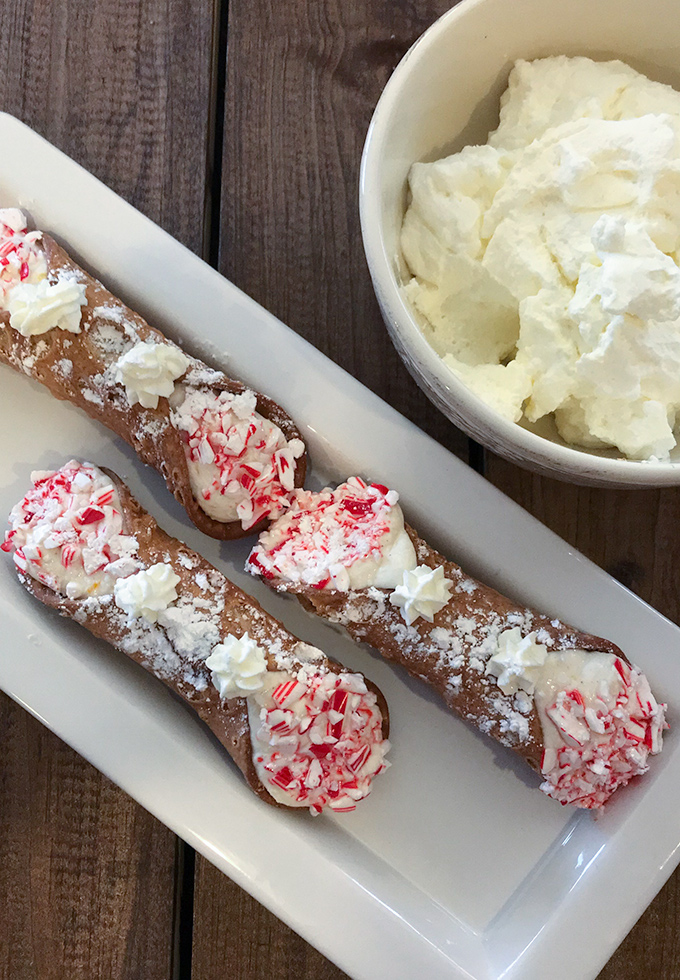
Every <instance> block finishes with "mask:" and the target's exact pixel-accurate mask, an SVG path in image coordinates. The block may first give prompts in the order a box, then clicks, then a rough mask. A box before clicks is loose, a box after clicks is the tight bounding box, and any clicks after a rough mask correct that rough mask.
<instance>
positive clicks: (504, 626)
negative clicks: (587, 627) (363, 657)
mask: <svg viewBox="0 0 680 980" xmlns="http://www.w3.org/2000/svg"><path fill="white" fill-rule="evenodd" d="M397 501H398V495H397V494H396V493H395V492H394V491H392V490H388V489H387V488H386V487H384V486H381V485H379V484H371V485H367V484H366V483H365V482H363V481H362V480H360V479H356V478H352V479H349V480H348V481H347V482H346V483H344V484H342V485H341V486H339V487H338V488H337V489H336V490H333V491H332V490H329V489H326V490H323V491H322V492H320V493H312V492H310V491H306V490H297V491H296V492H295V494H294V498H293V501H292V504H291V506H290V508H289V509H288V510H287V511H286V512H285V514H284V515H283V516H282V517H280V518H278V520H276V521H275V522H274V523H273V524H272V525H271V526H270V527H269V529H268V530H266V531H265V532H263V533H262V534H261V535H260V538H259V542H258V544H257V545H256V546H255V548H254V549H253V550H252V552H251V554H250V556H249V558H248V562H247V568H248V569H249V571H251V572H252V573H253V574H256V575H260V576H262V577H263V578H264V579H265V580H266V581H267V582H268V583H269V584H270V585H271V586H272V587H273V588H274V589H276V590H277V591H279V592H290V593H293V594H294V595H296V596H297V597H298V599H299V600H300V601H301V602H302V603H303V605H305V606H306V607H307V608H308V609H309V610H311V611H313V612H315V613H317V614H318V615H320V616H322V617H323V618H324V619H327V620H328V621H330V622H331V623H337V624H340V625H342V626H344V627H345V628H346V629H347V630H348V632H349V633H350V634H351V635H352V636H353V637H354V638H355V639H356V640H363V641H366V642H367V643H369V644H370V645H371V646H373V647H374V648H375V649H376V650H377V651H378V652H379V653H380V654H381V655H382V656H384V657H386V658H387V659H389V660H393V661H395V662H396V663H398V664H401V665H402V666H403V667H405V668H406V669H407V670H408V671H409V672H410V673H411V674H414V675H415V676H416V677H419V678H422V679H423V680H424V681H426V682H427V683H428V684H430V685H431V686H432V687H433V688H434V689H435V690H436V691H438V692H439V694H440V695H441V696H442V697H443V698H444V701H445V702H446V704H447V705H448V706H449V707H450V708H452V709H453V710H454V711H455V712H457V713H458V714H460V715H462V716H463V718H466V719H467V720H468V721H471V722H473V723H474V724H475V725H477V726H478V728H480V729H481V730H482V731H483V732H485V733H487V734H489V735H492V736H494V737H495V738H496V739H498V740H499V741H500V742H502V743H503V744H504V745H507V746H510V747H511V748H513V749H515V750H516V751H517V752H518V753H519V754H520V755H521V756H522V757H523V758H524V759H525V760H526V762H528V764H529V765H530V766H531V767H532V768H533V769H534V770H536V771H537V772H539V773H541V774H542V776H543V783H542V786H541V788H542V789H543V791H544V792H545V793H547V794H548V795H549V796H551V797H554V798H555V799H557V800H559V801H560V802H561V803H569V804H573V805H575V806H577V807H584V808H598V807H601V806H603V805H604V803H605V802H606V801H607V799H608V798H609V797H610V796H611V794H612V793H613V792H614V791H615V790H616V789H617V788H618V787H619V786H623V785H625V784H626V783H628V782H629V780H630V779H632V778H633V776H636V775H639V774H641V773H644V772H645V771H646V770H647V767H648V758H649V756H650V755H653V754H655V753H657V752H659V751H660V750H661V739H662V731H663V729H664V727H665V720H664V712H665V705H663V704H658V703H657V701H656V700H655V698H654V696H653V694H652V692H651V690H650V687H649V684H648V682H647V680H646V678H645V676H644V675H643V674H642V673H641V671H640V670H639V669H638V668H637V667H635V666H633V665H632V664H631V663H630V661H629V660H628V658H627V657H626V656H625V655H624V654H623V653H622V652H621V650H620V649H619V648H618V647H617V646H616V645H615V644H614V643H612V642H610V641H609V640H604V639H601V638H599V637H596V636H591V635H590V634H588V633H584V632H581V631H580V630H577V629H573V628H572V627H570V626H566V625H564V624H563V623H561V622H560V621H559V620H558V619H550V618H549V617H547V616H544V615H541V614H539V613H537V612H534V611H533V610H531V609H527V608H525V607H523V606H521V605H518V604H517V603H515V602H513V601H512V600H510V599H507V598H506V597H505V596H502V595H500V594H499V593H498V592H496V591H494V590H493V589H491V588H489V587H488V586H486V585H483V584H482V583H480V582H477V581H475V580H474V579H473V578H471V577H470V576H469V575H467V574H466V573H465V572H464V571H463V570H462V569H461V568H459V567H458V565H456V564H454V563H453V562H451V561H448V560H447V559H446V558H444V557H443V556H442V555H440V554H439V553H438V552H437V551H435V549H434V548H432V547H430V545H429V544H427V543H426V542H425V541H423V540H422V538H420V537H419V536H418V534H417V533H416V531H414V530H413V528H411V527H409V526H408V525H406V524H405V523H404V517H403V514H402V511H401V508H400V507H399V505H398V502H397Z"/></svg>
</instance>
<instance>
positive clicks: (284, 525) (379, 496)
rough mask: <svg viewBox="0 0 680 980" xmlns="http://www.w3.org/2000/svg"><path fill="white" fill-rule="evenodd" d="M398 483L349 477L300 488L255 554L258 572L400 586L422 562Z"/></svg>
mask: <svg viewBox="0 0 680 980" xmlns="http://www.w3.org/2000/svg"><path fill="white" fill-rule="evenodd" d="M398 500H399V496H398V494H397V493H396V491H394V490H388V489H387V487H384V486H382V485H381V484H377V483H371V484H368V483H365V482H364V481H363V480H361V479H359V478H358V477H350V479H349V480H347V482H346V483H342V484H340V486H338V487H337V488H336V489H335V490H331V489H330V488H327V489H325V490H322V491H321V492H319V493H316V492H313V491H311V490H296V491H295V492H294V494H293V497H292V500H291V503H290V506H289V508H288V510H287V511H286V512H285V513H284V514H283V515H282V516H281V517H280V518H279V519H278V520H277V521H275V522H274V523H273V524H272V525H271V526H270V528H269V529H268V530H266V531H263V532H262V534H261V535H260V537H259V540H258V544H257V545H256V546H255V547H254V548H253V550H252V552H251V553H250V555H249V557H248V562H247V566H246V567H247V568H248V570H249V571H251V572H252V573H253V574H256V575H263V576H264V577H266V578H271V579H277V580H280V581H282V582H288V583H295V584H299V585H303V586H311V587H313V588H316V589H339V590H341V591H343V592H346V591H347V590H349V589H362V588H367V587H369V586H376V587H377V588H386V589H394V588H395V587H396V586H398V585H401V584H402V582H403V575H404V572H405V571H407V570H411V569H414V568H415V567H416V565H417V561H416V553H415V549H414V547H413V543H412V542H411V539H410V537H409V536H408V533H407V531H406V529H405V528H404V516H403V513H402V511H401V507H399V505H398V502H397V501H398Z"/></svg>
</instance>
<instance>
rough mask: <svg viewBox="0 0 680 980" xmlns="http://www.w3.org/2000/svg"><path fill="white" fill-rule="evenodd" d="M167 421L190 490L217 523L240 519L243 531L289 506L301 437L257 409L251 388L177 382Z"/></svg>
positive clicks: (301, 445) (300, 450)
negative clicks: (178, 443)
mask: <svg viewBox="0 0 680 980" xmlns="http://www.w3.org/2000/svg"><path fill="white" fill-rule="evenodd" d="M171 405H172V411H171V415H170V418H171V422H172V424H173V425H174V426H175V428H176V429H177V430H178V431H179V432H180V433H181V434H182V437H183V439H184V446H185V452H186V458H187V465H188V468H189V478H190V480H191V488H192V490H193V492H194V496H195V497H196V500H197V501H198V503H199V505H200V507H201V508H202V509H203V510H204V511H205V513H206V514H208V516H209V517H212V518H213V519H214V520H216V521H224V522H228V521H235V520H240V521H241V524H242V526H243V527H244V528H245V529H246V530H247V529H248V528H251V527H254V526H255V525H256V524H257V523H258V522H259V521H261V520H262V519H263V518H268V519H274V518H276V517H278V515H279V514H280V513H281V512H282V511H283V510H284V508H285V507H286V506H287V505H288V500H289V497H290V494H291V492H292V490H293V486H294V480H295V465H296V464H295V461H296V460H297V459H299V458H300V457H301V456H302V455H303V453H304V449H305V447H304V444H303V443H302V441H301V440H300V439H290V440H287V439H286V437H285V435H284V434H283V432H282V431H281V429H280V428H279V427H278V426H277V425H275V424H274V423H273V422H271V421H270V420H269V419H266V418H264V416H262V415H260V413H259V412H258V411H257V397H256V395H255V393H254V392H253V391H248V390H246V391H243V392H241V393H240V394H232V393H231V392H227V391H220V392H215V391H211V390H208V391H205V390H202V389H198V388H190V387H188V386H182V385H177V386H176V391H175V394H174V395H173V398H172V400H171Z"/></svg>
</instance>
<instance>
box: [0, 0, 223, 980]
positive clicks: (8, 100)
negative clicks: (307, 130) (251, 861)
mask: <svg viewBox="0 0 680 980" xmlns="http://www.w3.org/2000/svg"><path fill="white" fill-rule="evenodd" d="M211 30H212V0H193V2H191V0H173V2H172V3H167V2H165V0H64V2H61V3H51V2H50V0H35V2H32V0H12V2H11V3H4V4H0V58H1V59H2V64H3V71H2V72H1V73H0V109H2V110H4V111H6V112H10V113H13V114H14V115H16V116H17V117H18V118H19V119H22V120H23V121H24V122H26V123H28V125H30V126H32V127H33V128H34V129H36V130H37V131H38V132H39V133H40V134H41V135H43V136H45V137H46V138H47V139H49V140H50V141H51V142H53V143H54V144H56V145H57V146H58V147H60V148H61V149H63V150H64V151H65V152H66V153H68V154H69V155H71V156H72V157H73V158H74V159H76V160H77V162H78V163H81V164H82V165H83V166H84V167H86V168H87V169H88V170H90V171H92V172H93V173H94V174H96V176H98V177H100V178H101V179H102V180H103V181H105V183H107V184H108V185H109V186H110V187H112V188H113V189H114V190H115V191H117V192H118V193H119V194H121V195H122V196H123V197H124V198H126V199H127V200H129V201H131V202H132V203H133V204H134V205H135V206H136V207H138V208H140V209H141V210H142V211H143V212H144V213H146V214H147V215H149V217H151V218H152V219H154V220H156V221H158V222H159V223H160V224H161V225H163V227H165V228H166V229H167V230H168V231H170V232H171V233H172V234H173V235H175V236H176V237H178V238H179V239H180V240H181V241H183V242H184V243H185V244H186V245H188V246H189V247H190V248H192V249H194V250H195V251H200V250H201V248H202V245H203V218H204V205H205V191H206V187H205V174H206V166H207V161H206V146H207V140H208V119H209V89H210V70H211V65H210V52H211ZM4 152H6V153H7V152H11V147H4ZM93 220H96V215H93ZM0 743H1V744H2V746H3V752H2V755H1V756H0V831H1V833H0V980H64V978H66V977H68V980H98V978H101V980H112V978H116V980H119V978H120V980H122V978H129V980H140V978H144V980H154V978H158V980H169V978H170V977H171V976H172V971H173V969H174V966H173V957H174V950H175V889H176V882H175V869H176V847H177V843H176V839H175V838H174V836H173V835H172V834H171V833H170V832H169V831H168V830H166V829H165V828H164V827H163V826H162V825H160V824H159V823H158V822H157V821H156V820H154V819H153V818H152V817H151V816H149V814H147V813H146V812H145V811H144V810H142V809H141V807H139V806H138V805H137V804H136V803H134V802H133V801H132V800H130V799H129V798H128V797H127V796H126V795H125V794H124V793H122V792H121V791H120V790H118V789H117V788H116V787H114V786H113V785H112V784H111V783H110V782H109V781H108V780H106V779H105V778H104V777H103V776H101V775H100V774H99V773H97V772H96V771H95V770H94V769H93V768H92V767H91V766H89V765H88V764H87V763H86V762H85V761H84V760H82V759H81V758H79V757H78V756H77V755H76V754H75V753H74V752H72V751H71V750H70V749H69V748H68V747H66V746H65V745H64V744H63V743H61V742H60V741H59V740H58V739H56V738H55V737H54V736H52V735H50V734H49V733H48V732H46V731H45V730H44V729H43V728H42V727H41V726H40V725H38V724H37V723H36V722H34V721H32V720H31V719H29V717H28V716H27V715H26V714H25V713H24V712H23V711H22V710H21V709H20V708H18V707H17V706H16V705H14V704H12V703H11V702H10V701H9V700H8V699H7V698H5V697H2V698H0Z"/></svg>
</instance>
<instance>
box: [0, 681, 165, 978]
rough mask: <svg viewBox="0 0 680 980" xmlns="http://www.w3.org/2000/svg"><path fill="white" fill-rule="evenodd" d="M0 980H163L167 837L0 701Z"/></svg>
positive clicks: (136, 808) (127, 800)
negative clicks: (0, 803)
mask: <svg viewBox="0 0 680 980" xmlns="http://www.w3.org/2000/svg"><path fill="white" fill-rule="evenodd" d="M0 744H2V748H3V751H2V760H1V762H0V799H1V800H2V805H1V808H0V978H1V980H33V978H35V980H64V978H65V977H68V978H69V980H111V978H113V977H116V978H121V980H122V978H126V980H128V978H129V980H138V978H140V977H144V978H145V980H154V978H157V980H168V978H169V977H170V976H171V971H172V957H173V941H172V938H173V933H172V930H173V916H174V909H173V896H174V889H175V881H174V866H175V840H174V837H173V835H172V834H171V833H170V831H169V830H167V829H166V828H165V827H163V826H162V824H160V823H159V822H158V821H157V820H154V819H153V818H152V817H150V816H149V815H148V814H147V813H146V812H145V811H144V810H142V808H141V807H140V806H138V805H137V804H136V803H135V802H134V801H133V800H131V799H130V798H129V797H128V796H126V795H125V794H124V793H123V792H121V791H120V790H119V789H118V788H117V787H115V786H114V785H113V783H111V782H109V780H108V779H106V777H105V776H102V775H101V773H99V772H97V770H96V769H94V768H93V767H92V766H90V765H89V764H88V763H86V762H85V761H84V760H83V759H81V758H80V757H79V756H77V755H76V754H75V752H73V751H72V750H71V749H69V748H68V746H66V745H64V743H63V742H61V741H60V740H59V739H58V738H56V737H55V736H54V735H52V734H51V733H50V732H49V731H47V729H46V728H44V727H43V726H42V725H41V724H39V722H37V721H35V720H34V719H32V718H31V717H30V716H29V715H28V714H27V713H26V712H25V711H23V710H22V709H21V708H19V707H18V706H17V705H16V704H14V703H13V702H11V701H10V700H9V698H7V697H6V696H5V695H0Z"/></svg>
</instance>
